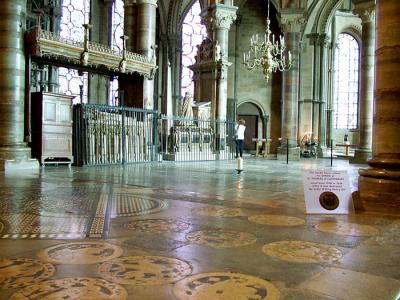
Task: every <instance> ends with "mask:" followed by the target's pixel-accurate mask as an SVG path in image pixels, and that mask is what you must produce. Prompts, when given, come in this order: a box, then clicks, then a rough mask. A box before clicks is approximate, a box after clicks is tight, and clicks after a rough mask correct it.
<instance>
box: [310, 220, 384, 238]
mask: <svg viewBox="0 0 400 300" xmlns="http://www.w3.org/2000/svg"><path fill="white" fill-rule="evenodd" d="M315 228H316V229H317V230H319V231H323V232H328V233H333V234H339V235H351V236H372V235H376V234H378V233H379V231H378V229H376V228H374V227H372V226H369V225H361V224H356V223H346V222H322V223H319V224H317V225H315Z"/></svg>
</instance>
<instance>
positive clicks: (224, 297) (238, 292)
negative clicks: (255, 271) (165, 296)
mask: <svg viewBox="0 0 400 300" xmlns="http://www.w3.org/2000/svg"><path fill="white" fill-rule="evenodd" d="M173 293H174V294H175V296H176V297H177V298H178V299H179V300H203V299H207V300H233V299H235V300H242V299H243V300H276V299H279V295H280V293H279V290H278V289H277V288H276V287H275V286H274V285H272V284H271V283H269V282H268V281H265V280H263V279H260V278H257V277H253V276H249V275H244V274H239V273H225V272H216V273H203V274H197V275H194V276H190V277H187V278H185V279H183V280H181V281H179V282H177V283H176V284H175V285H174V287H173Z"/></svg>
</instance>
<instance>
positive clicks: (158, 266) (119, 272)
mask: <svg viewBox="0 0 400 300" xmlns="http://www.w3.org/2000/svg"><path fill="white" fill-rule="evenodd" d="M98 272H99V274H100V276H102V277H103V278H105V279H107V280H110V281H112V282H117V283H121V284H131V285H159V284H167V283H172V282H175V281H178V280H180V279H182V278H184V277H186V276H187V275H189V274H191V273H192V268H191V266H190V265H189V264H188V263H187V262H185V261H182V260H179V259H175V258H169V257H163V256H125V257H119V258H116V259H113V260H110V261H107V262H104V263H102V264H101V265H100V267H99V269H98Z"/></svg>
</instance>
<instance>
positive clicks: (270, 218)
mask: <svg viewBox="0 0 400 300" xmlns="http://www.w3.org/2000/svg"><path fill="white" fill-rule="evenodd" d="M249 221H250V222H253V223H257V224H262V225H271V226H299V225H304V224H305V221H304V220H303V219H300V218H296V217H289V216H281V215H255V216H250V217H249Z"/></svg>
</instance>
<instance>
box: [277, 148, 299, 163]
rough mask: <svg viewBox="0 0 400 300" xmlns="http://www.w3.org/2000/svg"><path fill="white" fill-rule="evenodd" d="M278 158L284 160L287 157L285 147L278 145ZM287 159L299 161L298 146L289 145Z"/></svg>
mask: <svg viewBox="0 0 400 300" xmlns="http://www.w3.org/2000/svg"><path fill="white" fill-rule="evenodd" d="M277 157H278V160H282V161H286V159H287V148H286V147H279V148H278V154H277ZM289 160H291V161H299V160H300V147H289Z"/></svg>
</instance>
